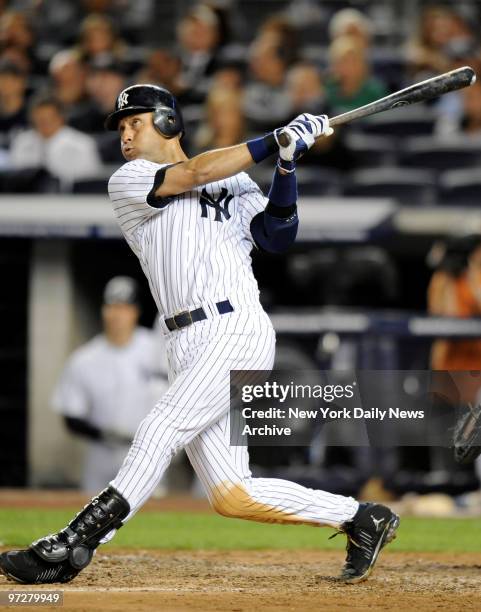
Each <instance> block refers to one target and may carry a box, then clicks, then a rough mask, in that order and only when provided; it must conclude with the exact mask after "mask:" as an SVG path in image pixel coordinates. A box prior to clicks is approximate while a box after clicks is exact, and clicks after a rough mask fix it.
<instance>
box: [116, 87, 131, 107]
mask: <svg viewBox="0 0 481 612" xmlns="http://www.w3.org/2000/svg"><path fill="white" fill-rule="evenodd" d="M128 102H129V94H128V93H127V92H125V91H123V92H122V93H121V94H120V96H119V99H118V102H117V104H118V106H119V109H120V108H124V106H126V105H127V104H128Z"/></svg>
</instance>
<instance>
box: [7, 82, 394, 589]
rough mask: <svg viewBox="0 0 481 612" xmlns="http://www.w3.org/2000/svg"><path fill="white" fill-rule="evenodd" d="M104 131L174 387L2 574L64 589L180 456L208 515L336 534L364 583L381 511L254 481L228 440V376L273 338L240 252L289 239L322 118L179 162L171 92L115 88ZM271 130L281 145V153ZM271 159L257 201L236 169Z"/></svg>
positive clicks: (280, 246)
mask: <svg viewBox="0 0 481 612" xmlns="http://www.w3.org/2000/svg"><path fill="white" fill-rule="evenodd" d="M106 126H107V128H108V129H113V130H118V132H119V136H120V142H121V148H122V152H123V155H124V157H125V159H126V160H127V163H126V164H124V165H123V166H122V167H121V168H120V169H119V170H117V171H116V172H115V173H114V174H113V176H112V177H111V179H110V182H109V195H110V199H111V201H112V205H113V209H114V213H115V215H116V217H117V219H118V222H119V224H120V227H121V230H122V232H123V234H124V236H125V239H126V240H127V242H128V244H129V245H130V247H131V248H132V250H133V251H134V253H135V254H136V255H137V257H138V258H139V261H140V264H141V266H142V268H143V270H144V272H145V275H146V277H147V279H148V281H149V284H150V289H151V292H152V295H153V297H154V299H155V301H156V304H157V306H158V309H159V312H160V315H161V318H162V321H163V323H162V325H163V328H164V331H165V336H166V345H167V356H168V362H169V380H170V387H169V389H168V390H167V392H166V393H165V394H164V395H163V397H162V398H161V399H160V400H159V401H158V403H157V404H156V405H155V407H154V408H153V410H152V411H151V412H150V413H149V415H148V416H147V417H146V418H145V419H144V420H143V421H142V423H141V424H140V426H139V428H138V430H137V432H136V434H135V438H134V441H133V443H132V446H131V448H130V450H129V453H128V455H127V457H126V458H125V461H124V463H123V465H122V467H121V468H120V470H119V472H118V474H117V476H116V477H115V478H114V480H113V481H111V482H110V484H109V485H108V486H107V488H105V489H104V490H103V491H101V492H100V493H99V494H98V496H96V497H94V498H93V499H92V501H91V502H90V503H89V504H88V505H87V506H85V508H84V509H83V510H82V511H81V512H80V513H79V514H77V516H76V517H75V518H74V519H73V520H72V521H70V522H69V523H68V525H67V526H66V527H65V528H64V529H62V530H61V531H59V532H58V533H55V534H51V535H49V536H46V537H42V538H40V539H39V540H36V541H35V542H33V543H32V544H31V546H30V547H29V548H28V549H27V550H20V551H10V552H6V553H3V554H2V555H0V568H1V569H2V570H3V572H4V573H5V574H6V575H7V576H9V577H10V578H12V579H13V580H16V581H17V582H23V583H50V582H68V581H70V580H72V579H73V578H74V577H75V576H76V575H77V574H78V573H79V572H80V571H81V570H82V569H83V568H85V567H86V566H87V565H88V563H90V561H91V559H92V556H93V554H94V551H95V549H96V548H97V547H98V546H99V544H101V543H105V542H106V541H108V540H109V539H111V538H112V537H113V535H114V534H115V531H116V530H117V529H119V528H120V527H122V525H123V524H124V523H125V522H126V521H127V520H129V519H130V518H131V517H132V516H133V515H134V514H135V513H136V512H137V511H138V510H139V508H140V507H141V506H142V504H144V502H145V501H146V500H147V499H148V498H149V496H150V495H151V493H152V491H153V490H154V488H155V486H156V484H157V482H158V481H159V479H160V478H161V476H162V474H163V473H164V471H165V469H166V467H167V466H168V465H169V462H170V461H171V459H172V457H173V455H174V454H175V453H176V452H177V451H178V450H179V449H180V448H182V447H183V448H185V450H186V452H187V455H188V457H189V460H190V461H191V463H192V465H193V467H194V469H195V471H196V472H197V474H198V476H199V478H200V480H201V481H202V484H203V486H204V487H205V490H206V492H207V495H208V497H209V500H210V502H211V504H212V507H213V508H214V509H215V510H216V511H217V512H218V513H220V514H222V515H224V516H227V517H236V518H243V519H248V520H254V521H264V522H271V523H285V524H292V525H295V524H300V523H303V524H308V525H314V526H329V527H333V528H335V529H337V530H338V531H340V532H343V533H345V534H346V535H347V559H346V563H345V565H344V568H343V570H342V574H341V578H342V579H343V580H344V581H346V582H359V581H361V580H364V579H366V578H367V577H368V575H369V574H370V572H371V570H372V568H373V566H374V564H375V562H376V559H377V557H378V554H379V551H380V549H381V548H382V547H383V546H384V545H385V544H386V543H387V542H389V541H391V540H392V539H393V537H394V535H395V531H396V529H397V527H398V524H399V518H398V517H397V516H396V515H395V514H394V513H393V512H392V511H391V510H390V509H389V508H386V507H385V506H382V505H379V504H372V503H358V502H357V501H356V500H354V499H353V498H351V497H343V496H341V495H333V494H331V493H328V492H325V491H319V490H313V489H308V488H305V487H302V486H300V485H298V484H295V483H292V482H288V481H285V480H279V479H271V478H253V477H252V475H251V472H250V471H249V458H248V450H247V447H245V446H231V445H230V439H229V437H230V427H229V391H230V383H229V371H230V370H270V369H272V366H273V363H274V344H275V334H274V329H273V327H272V324H271V323H270V320H269V318H268V316H267V314H266V313H265V312H264V311H263V309H262V308H261V306H260V303H259V291H258V287H257V282H256V280H255V278H254V275H253V273H252V267H251V256H250V253H251V250H252V248H253V247H256V248H259V249H261V250H264V251H268V252H273V253H278V252H281V251H284V250H285V249H287V247H288V246H289V245H291V244H292V243H293V241H294V240H295V236H296V232H297V225H298V218H297V212H296V200H297V183H296V174H295V167H296V161H297V159H298V158H299V157H300V156H301V155H302V154H303V153H304V152H305V151H307V150H308V149H309V147H311V146H312V145H313V143H314V141H315V139H316V138H318V137H320V136H322V135H324V136H328V135H330V134H331V133H332V130H331V129H330V127H329V121H328V119H327V117H326V116H318V117H316V116H313V115H309V114H302V115H299V116H298V117H297V118H296V119H295V120H294V121H292V122H291V123H289V124H288V125H287V126H286V127H285V128H280V129H278V130H276V131H275V132H273V133H270V134H267V135H266V136H263V137H261V138H255V139H253V140H250V141H248V142H247V143H243V144H239V145H236V146H232V147H228V148H225V149H218V150H212V151H208V152H206V153H202V154H200V155H197V156H196V157H193V158H192V159H188V157H187V156H186V155H185V153H184V151H183V149H182V146H181V141H180V139H181V137H182V135H183V132H184V127H183V122H182V116H181V113H180V110H179V108H178V105H177V102H176V100H175V99H174V97H173V96H172V95H171V94H170V93H169V92H168V91H166V90H165V89H162V88H160V87H155V86H152V85H134V86H131V87H128V88H127V89H125V90H123V91H122V92H121V93H120V95H119V97H118V99H117V104H116V109H115V111H114V112H113V113H112V114H111V115H110V116H109V117H108V118H107V122H106ZM281 130H283V131H284V132H285V133H286V134H287V136H288V140H289V144H288V145H287V146H281V145H280V144H279V134H280V132H281ZM282 140H283V139H282ZM275 154H277V155H278V160H277V165H276V169H275V171H274V176H273V180H272V185H271V188H270V191H269V196H268V198H265V197H264V195H263V194H262V193H261V191H260V190H259V188H258V186H257V185H256V184H255V183H254V182H253V181H252V180H251V179H250V178H249V176H248V175H247V174H245V173H244V171H245V170H246V169H247V168H249V167H250V166H252V165H254V164H256V163H260V162H262V161H263V160H265V159H267V158H269V157H270V156H271V155H275Z"/></svg>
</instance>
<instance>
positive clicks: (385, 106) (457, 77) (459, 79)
mask: <svg viewBox="0 0 481 612" xmlns="http://www.w3.org/2000/svg"><path fill="white" fill-rule="evenodd" d="M475 81H476V73H475V72H474V70H473V69H472V68H471V67H470V66H464V67H463V68H457V69H456V70H451V71H450V72H445V73H444V74H440V75H439V76H435V77H433V78H431V79H427V80H426V81H421V82H420V83H415V84H414V85H410V86H409V87H406V88H405V89H401V90H400V91H396V92H395V93H393V94H390V95H389V96H385V97H384V98H381V99H379V100H376V101H374V102H371V103H369V104H366V105H365V106H361V107H359V108H355V109H354V110H352V111H349V112H347V113H343V114H342V115H337V116H336V117H332V118H331V119H330V120H329V124H330V125H331V126H336V125H342V124H343V123H347V122H348V121H352V120H353V119H361V118H362V117H368V116H369V115H374V114H376V113H382V112H384V111H387V110H391V109H394V108H400V107H401V106H409V105H411V104H416V103H418V102H423V101H425V100H431V99H432V98H437V97H438V96H441V95H443V94H446V93H449V92H450V91H456V90H458V89H462V88H463V87H468V86H469V85H472V84H473V83H474V82H475Z"/></svg>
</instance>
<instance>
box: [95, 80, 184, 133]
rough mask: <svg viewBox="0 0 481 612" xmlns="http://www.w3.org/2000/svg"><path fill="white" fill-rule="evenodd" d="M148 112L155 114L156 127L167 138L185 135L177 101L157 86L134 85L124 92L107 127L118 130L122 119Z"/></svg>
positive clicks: (119, 97)
mask: <svg viewBox="0 0 481 612" xmlns="http://www.w3.org/2000/svg"><path fill="white" fill-rule="evenodd" d="M148 112H152V113H154V116H153V121H154V126H155V128H156V129H157V130H158V132H160V134H162V136H164V137H165V138H173V137H174V136H177V134H181V135H183V133H184V122H183V121H182V115H181V113H180V109H179V105H178V102H177V100H176V99H175V97H174V96H173V95H172V94H171V93H170V91H168V90H167V89H164V88H163V87H158V86H157V85H132V86H131V87H127V88H126V89H124V90H122V91H121V92H120V93H119V95H118V98H117V101H116V103H115V111H114V112H113V113H111V114H110V115H109V116H108V117H107V119H106V121H105V127H106V128H107V129H108V130H116V129H117V128H118V125H119V121H120V120H121V119H122V117H126V116H127V115H136V114H137V113H148Z"/></svg>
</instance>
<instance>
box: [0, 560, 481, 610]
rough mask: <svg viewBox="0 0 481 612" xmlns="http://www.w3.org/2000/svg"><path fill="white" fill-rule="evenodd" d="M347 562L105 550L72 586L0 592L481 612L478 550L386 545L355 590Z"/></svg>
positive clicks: (143, 604) (135, 601) (99, 600)
mask: <svg viewBox="0 0 481 612" xmlns="http://www.w3.org/2000/svg"><path fill="white" fill-rule="evenodd" d="M342 561H343V554H342V553H340V552H322V551H319V552H312V551H299V552H293V551H289V552H288V553H287V552H283V551H272V552H266V551H256V552H246V551H242V552H235V551H232V552H222V553H218V552H210V551H209V552H175V551H174V552H167V551H162V552H152V551H139V552H137V553H133V552H131V551H124V552H122V551H118V550H117V551H113V552H106V553H102V554H100V553H99V554H97V555H96V557H95V559H94V561H93V562H92V564H91V565H89V566H88V567H87V568H86V569H85V570H84V571H83V572H82V573H81V574H80V575H79V576H78V577H77V578H76V579H75V580H74V581H73V582H71V583H69V584H68V585H63V586H61V585H51V586H48V585H44V586H38V587H31V586H30V587H27V586H20V585H13V584H12V583H10V582H7V580H6V578H5V577H4V576H0V591H4V590H9V589H15V590H26V591H31V590H32V589H35V590H37V589H41V590H45V589H47V590H48V589H51V588H52V587H53V586H55V588H57V587H59V586H61V589H60V590H62V591H63V593H64V604H63V606H62V608H59V607H50V606H41V609H42V610H52V611H53V610H59V609H63V610H72V611H75V612H80V611H84V610H88V611H89V612H92V611H98V610H102V611H106V612H109V611H114V610H118V611H119V612H120V611H125V610H134V611H136V612H137V611H139V612H141V611H144V610H162V611H166V612H167V611H169V612H170V611H172V612H174V611H175V612H179V611H184V610H186V611H187V610H188V611H194V610H195V611H201V612H209V611H211V610H217V611H222V612H230V611H232V612H252V611H254V610H262V612H270V611H274V610H275V611H276V612H279V611H280V610H282V611H284V610H286V611H287V610H295V611H296V612H299V611H304V610H306V611H310V610H316V611H319V610H328V611H329V612H330V611H336V610H343V611H349V612H350V611H353V610H371V611H377V610H396V611H397V610H399V611H402V610H406V611H407V610H409V611H410V612H412V611H413V610H421V611H423V612H431V611H433V612H434V611H436V612H439V611H442V610H446V611H449V612H455V611H461V610H466V611H471V610H472V611H475V610H476V611H479V610H481V586H480V585H481V559H480V558H479V555H475V554H462V555H459V554H458V555H453V554H441V553H436V554H435V553H430V554H427V553H422V554H421V553H389V551H386V552H385V553H384V554H383V555H382V556H381V557H380V559H379V562H378V565H377V567H376V571H375V572H374V573H373V575H372V576H371V578H370V579H369V581H367V582H365V583H362V584H359V585H350V586H347V585H344V584H341V583H339V582H337V581H336V580H335V579H334V578H333V576H335V574H336V573H337V571H338V570H339V569H340V567H341V565H342ZM22 608H23V609H33V608H31V607H25V606H22ZM5 609H9V608H8V607H7V608H5ZM36 609H39V606H37V608H36Z"/></svg>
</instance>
